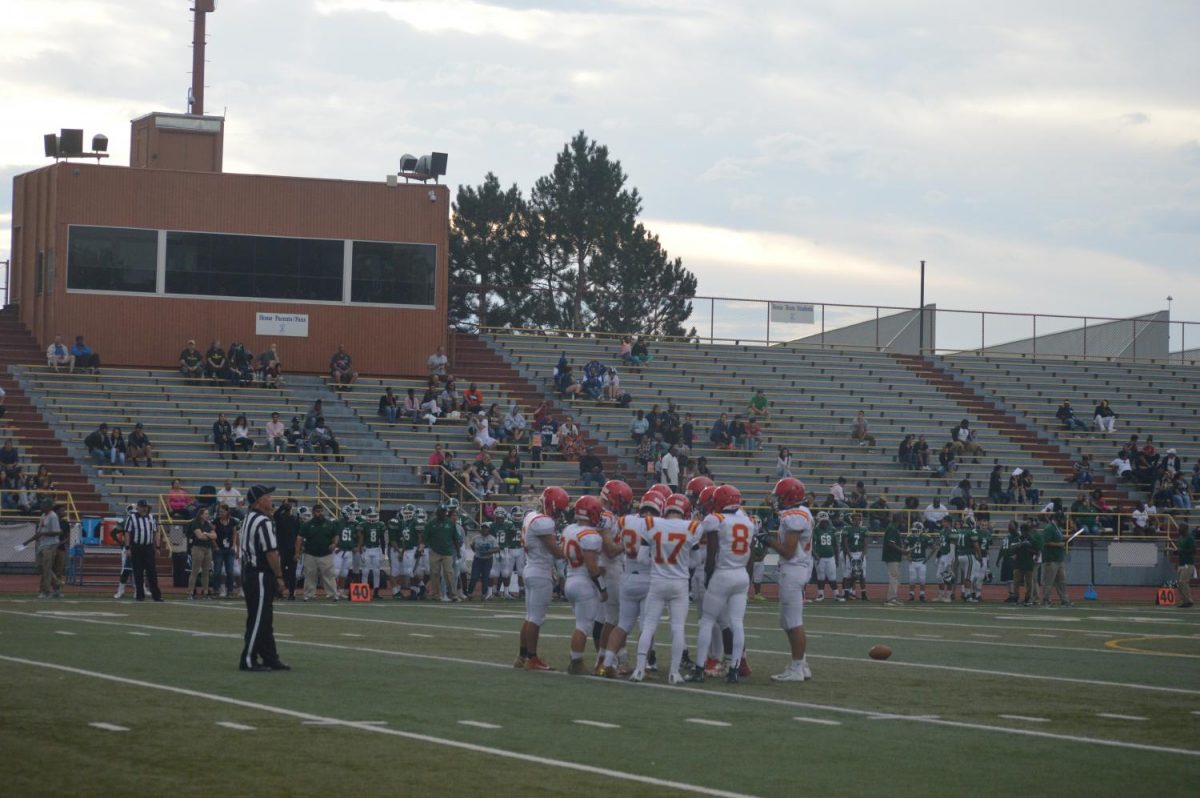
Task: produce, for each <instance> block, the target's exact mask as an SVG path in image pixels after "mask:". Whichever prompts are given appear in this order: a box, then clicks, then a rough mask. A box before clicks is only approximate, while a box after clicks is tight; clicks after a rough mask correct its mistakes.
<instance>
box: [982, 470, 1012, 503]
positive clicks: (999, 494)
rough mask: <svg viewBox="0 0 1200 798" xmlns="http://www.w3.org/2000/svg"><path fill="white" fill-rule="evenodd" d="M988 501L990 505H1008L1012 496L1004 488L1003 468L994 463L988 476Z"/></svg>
mask: <svg viewBox="0 0 1200 798" xmlns="http://www.w3.org/2000/svg"><path fill="white" fill-rule="evenodd" d="M988 501H990V502H991V503H992V504H1008V503H1009V502H1010V501H1012V496H1011V495H1009V493H1008V491H1007V490H1005V488H1004V466H1002V465H1000V464H999V463H996V465H994V466H992V473H991V474H989V475H988Z"/></svg>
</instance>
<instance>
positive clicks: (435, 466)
mask: <svg viewBox="0 0 1200 798" xmlns="http://www.w3.org/2000/svg"><path fill="white" fill-rule="evenodd" d="M445 460H446V457H445V454H444V452H443V450H442V444H440V443H438V444H434V447H433V451H432V452H430V453H429V459H428V460H426V461H425V482H426V483H428V484H430V485H437V486H439V487H440V486H441V484H442V466H443V465H444V464H445Z"/></svg>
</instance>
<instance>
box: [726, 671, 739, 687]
mask: <svg viewBox="0 0 1200 798" xmlns="http://www.w3.org/2000/svg"><path fill="white" fill-rule="evenodd" d="M737 683H738V669H737V668H730V669H729V670H727V671H725V684H737Z"/></svg>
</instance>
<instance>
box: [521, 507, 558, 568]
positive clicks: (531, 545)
mask: <svg viewBox="0 0 1200 798" xmlns="http://www.w3.org/2000/svg"><path fill="white" fill-rule="evenodd" d="M554 531H555V530H554V519H553V518H551V517H550V516H548V515H543V514H542V513H539V512H537V511H536V510H535V511H533V512H531V513H526V515H525V520H524V522H523V523H522V524H521V545H522V546H523V547H524V549H525V567H526V568H527V569H530V568H532V569H533V570H537V571H541V572H543V573H544V574H545V575H546V576H550V575H551V574H552V573H553V572H554V560H555V559H556V558H555V557H554V555H553V554H551V553H550V552H549V551H547V550H546V547H545V546H544V545H542V543H540V542H539V541H536V540H534V538H546V537H548V538H549V539H550V540H549V542H550V543H554Z"/></svg>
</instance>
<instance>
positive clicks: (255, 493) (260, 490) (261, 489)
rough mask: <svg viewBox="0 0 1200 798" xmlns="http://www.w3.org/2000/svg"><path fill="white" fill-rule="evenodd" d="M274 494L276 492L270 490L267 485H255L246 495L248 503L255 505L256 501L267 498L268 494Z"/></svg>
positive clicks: (272, 489)
mask: <svg viewBox="0 0 1200 798" xmlns="http://www.w3.org/2000/svg"><path fill="white" fill-rule="evenodd" d="M274 492H275V489H274V488H268V487H267V486H266V485H255V486H254V487H252V488H250V490H249V491H248V492H247V493H246V503H247V504H254V503H255V502H256V501H258V500H259V499H261V498H262V497H263V496H267V495H268V494H271V493H274Z"/></svg>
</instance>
